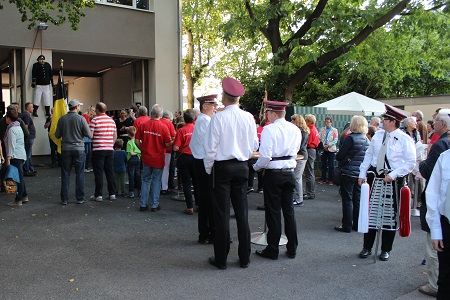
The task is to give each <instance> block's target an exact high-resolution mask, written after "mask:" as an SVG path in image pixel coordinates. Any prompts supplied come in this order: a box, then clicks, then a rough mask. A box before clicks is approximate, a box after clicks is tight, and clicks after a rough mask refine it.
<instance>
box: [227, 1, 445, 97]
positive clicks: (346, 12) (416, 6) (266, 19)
mask: <svg viewBox="0 0 450 300" xmlns="http://www.w3.org/2000/svg"><path fill="white" fill-rule="evenodd" d="M230 2H232V1H230ZM239 2H240V1H238V2H233V3H230V7H231V8H230V11H229V13H230V14H231V15H232V17H231V18H230V20H229V21H228V25H227V26H225V27H224V28H229V29H230V30H229V31H228V32H226V33H225V34H224V36H225V38H227V39H228V40H231V39H232V38H236V36H237V35H241V36H243V35H244V34H245V36H246V37H248V38H249V39H251V40H254V39H256V36H258V34H257V33H258V32H259V33H260V34H261V35H262V37H263V38H264V39H265V40H267V42H268V44H269V47H270V52H271V55H272V57H271V60H272V64H273V66H272V69H271V70H270V73H269V74H268V78H269V80H267V84H268V85H270V86H269V92H271V93H272V94H273V96H272V97H271V98H272V99H278V100H286V101H289V102H291V101H292V100H293V95H294V92H295V90H296V89H297V88H298V87H299V85H300V84H301V83H304V82H305V81H306V79H307V77H308V75H309V74H311V73H313V72H314V71H316V70H318V69H319V68H321V67H323V66H325V65H326V64H327V63H329V62H331V61H333V60H335V59H338V58H339V57H341V56H342V55H344V54H346V53H348V52H350V51H351V50H353V49H355V47H356V46H358V45H360V44H361V43H363V42H364V41H365V40H366V39H367V38H368V37H369V36H370V35H371V34H373V33H374V32H375V31H376V30H377V29H379V28H381V27H383V26H385V25H386V24H388V23H389V22H391V21H393V20H394V21H396V20H405V19H406V20H413V19H414V18H416V17H417V16H419V17H420V18H422V19H425V18H427V12H432V11H436V10H439V11H444V10H445V9H446V8H447V7H446V3H445V1H443V0H442V1H439V0H436V1H432V2H430V3H431V4H432V5H434V6H432V7H428V8H426V7H424V5H423V4H422V1H418V0H417V1H413V0H401V1H388V0H386V1H349V0H341V1H338V0H335V1H333V0H318V1H312V2H305V1H287V0H265V1H257V2H256V1H250V0H246V1H245V2H244V5H243V6H244V7H242V5H241V6H239V5H238V3H239ZM255 2H256V3H255ZM405 22H408V21H405ZM409 22H411V21H409ZM405 34H406V33H405ZM259 37H261V36H259ZM270 79H271V80H270Z"/></svg>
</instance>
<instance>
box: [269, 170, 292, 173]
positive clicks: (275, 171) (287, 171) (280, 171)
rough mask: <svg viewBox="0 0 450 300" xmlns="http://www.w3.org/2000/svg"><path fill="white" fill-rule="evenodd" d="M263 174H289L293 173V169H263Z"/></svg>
mask: <svg viewBox="0 0 450 300" xmlns="http://www.w3.org/2000/svg"><path fill="white" fill-rule="evenodd" d="M265 172H273V173H291V172H294V169H265Z"/></svg>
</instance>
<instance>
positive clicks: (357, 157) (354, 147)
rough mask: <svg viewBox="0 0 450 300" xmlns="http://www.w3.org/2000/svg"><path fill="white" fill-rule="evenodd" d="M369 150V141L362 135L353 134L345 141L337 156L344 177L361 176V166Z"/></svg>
mask: <svg viewBox="0 0 450 300" xmlns="http://www.w3.org/2000/svg"><path fill="white" fill-rule="evenodd" d="M367 148H369V140H368V139H367V137H366V136H365V135H364V134H362V133H352V134H350V135H349V136H347V137H346V138H345V139H344V142H343V143H342V147H341V148H340V149H339V152H338V153H337V154H336V160H337V161H338V162H339V167H340V168H341V170H342V174H343V175H347V176H352V177H358V176H359V166H360V165H361V163H362V162H363V160H364V155H365V154H366V150H367Z"/></svg>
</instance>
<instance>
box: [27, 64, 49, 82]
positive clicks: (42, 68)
mask: <svg viewBox="0 0 450 300" xmlns="http://www.w3.org/2000/svg"><path fill="white" fill-rule="evenodd" d="M31 77H32V82H35V83H36V84H37V85H49V84H53V73H52V67H51V66H50V64H49V63H47V62H46V63H44V64H40V63H38V62H37V63H34V64H33V69H32V71H31Z"/></svg>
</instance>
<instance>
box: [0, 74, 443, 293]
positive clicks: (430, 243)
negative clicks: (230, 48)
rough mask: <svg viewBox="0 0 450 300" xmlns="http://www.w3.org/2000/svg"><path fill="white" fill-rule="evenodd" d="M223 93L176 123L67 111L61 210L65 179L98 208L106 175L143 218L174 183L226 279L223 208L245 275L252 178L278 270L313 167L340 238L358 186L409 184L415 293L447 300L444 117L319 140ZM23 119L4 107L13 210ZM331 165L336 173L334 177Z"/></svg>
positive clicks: (308, 193) (374, 125) (1, 129)
mask: <svg viewBox="0 0 450 300" xmlns="http://www.w3.org/2000/svg"><path fill="white" fill-rule="evenodd" d="M222 88H223V93H222V103H223V105H224V109H223V110H222V111H220V112H217V111H216V110H217V106H218V101H217V96H218V95H206V96H203V97H199V98H198V101H199V103H200V107H199V109H187V110H185V111H184V112H181V111H176V112H175V115H172V113H171V112H169V111H167V110H164V109H163V107H162V106H161V105H159V104H155V105H153V107H151V109H150V112H149V111H148V109H147V108H146V107H145V106H139V107H135V106H132V107H130V108H128V109H127V110H125V109H124V110H121V111H120V112H119V114H118V115H117V116H116V118H115V119H113V118H112V117H110V116H109V115H108V114H107V106H106V104H105V103H103V102H98V103H97V104H96V105H95V106H90V107H89V108H88V109H87V111H86V112H85V113H84V114H82V113H81V105H82V104H81V103H80V102H79V101H78V100H76V99H72V100H71V101H69V103H68V107H69V112H68V113H67V114H66V115H64V116H63V117H61V118H60V119H59V120H58V123H57V126H56V133H55V137H56V138H59V139H61V153H59V154H57V152H56V147H55V146H56V145H55V144H54V141H52V140H50V145H51V149H52V153H51V159H52V160H51V163H52V167H55V166H56V164H59V165H60V166H61V199H60V200H61V204H62V205H67V204H68V203H69V178H70V173H71V170H72V168H74V171H75V176H76V181H75V198H76V203H78V204H83V203H85V202H86V201H87V200H88V199H90V200H92V201H97V202H102V201H103V197H104V195H105V194H104V191H103V174H104V175H105V177H106V182H107V194H106V198H107V199H109V200H115V199H116V197H118V196H122V197H128V198H134V197H135V196H137V197H139V198H140V202H139V203H140V208H139V210H140V211H147V210H150V211H152V212H157V211H159V210H161V205H160V202H159V198H160V195H161V194H170V193H172V192H173V190H174V189H175V188H176V187H175V184H174V179H175V178H176V176H178V181H179V182H180V189H182V191H183V194H184V199H185V204H186V208H185V209H184V210H183V212H184V213H185V214H187V215H194V213H195V212H198V242H199V243H201V244H214V256H211V257H210V258H209V260H208V261H209V263H210V264H211V265H213V266H215V267H217V268H218V269H226V268H227V256H228V252H229V249H230V228H229V222H230V204H231V205H232V206H233V210H234V214H235V218H236V222H237V227H238V240H239V245H238V255H239V263H240V266H241V267H242V268H247V267H248V266H249V264H250V249H251V248H250V230H249V224H248V204H247V194H248V193H251V192H254V191H255V189H254V187H253V181H254V176H255V173H256V174H257V175H258V176H257V177H258V188H257V190H256V192H258V193H262V194H263V195H264V205H263V206H261V207H258V209H261V210H264V211H265V218H266V222H267V227H268V232H267V244H268V245H267V247H266V248H265V249H263V250H257V251H256V255H258V256H261V257H264V258H269V259H274V260H275V259H278V256H279V245H278V244H279V240H280V236H281V232H282V227H283V224H282V223H281V215H283V218H284V232H285V234H286V237H287V245H286V256H287V257H288V258H291V259H293V258H295V257H296V250H297V245H298V240H297V225H296V220H295V211H294V207H296V206H303V205H304V201H305V200H313V199H315V198H316V192H315V189H316V175H315V168H314V163H315V161H316V160H319V161H320V162H321V169H320V171H321V175H320V178H319V180H318V181H317V183H318V184H328V185H330V186H334V185H339V192H340V195H341V197H342V222H341V224H339V225H337V226H335V227H334V229H335V230H336V231H339V232H345V233H350V232H352V231H360V232H361V229H360V226H359V224H358V222H359V213H360V206H361V203H360V201H361V185H362V184H363V183H365V182H367V183H368V184H369V185H373V182H374V181H375V180H382V181H384V182H385V183H389V184H392V185H393V187H394V190H395V191H398V190H399V188H401V187H403V186H406V185H410V186H412V185H413V184H414V185H417V186H416V187H415V188H414V191H415V194H414V195H413V197H415V198H416V199H420V201H419V203H418V207H413V208H414V209H415V208H419V209H420V212H421V226H422V229H423V230H425V231H427V232H428V233H427V241H426V243H425V244H426V253H427V264H428V279H429V282H428V284H427V285H425V286H422V287H420V289H419V290H420V291H421V292H423V293H425V294H428V295H437V296H438V299H448V297H449V289H450V279H449V276H450V275H449V266H450V263H449V253H450V225H449V217H450V200H449V198H450V197H449V194H450V177H449V174H450V172H449V170H447V169H448V168H449V167H448V166H449V164H448V160H449V157H450V156H449V155H450V154H449V151H448V150H449V149H450V140H449V138H450V137H449V130H450V110H449V109H443V108H439V109H438V110H436V113H435V114H434V115H433V117H432V119H431V120H429V121H427V123H426V124H425V123H424V121H423V113H422V112H421V111H415V112H413V113H412V114H411V117H408V116H407V115H406V114H405V112H404V111H401V110H399V109H397V108H395V107H392V106H389V105H386V112H385V113H384V114H383V115H382V116H380V117H381V118H380V117H373V118H372V119H371V120H370V122H368V121H367V119H366V118H365V117H362V116H353V117H352V119H351V121H350V122H349V124H348V126H346V127H345V128H343V130H342V132H341V134H339V131H338V129H337V128H335V127H333V120H332V118H331V117H326V118H325V119H324V120H323V122H324V125H325V126H324V127H323V128H321V129H318V128H317V127H316V123H317V120H316V117H315V116H314V115H312V114H307V115H305V116H302V115H300V114H294V115H292V116H291V119H290V121H288V120H286V106H287V105H288V103H286V102H277V101H267V100H266V101H264V106H265V111H264V116H263V117H262V118H261V119H260V118H259V116H253V115H251V114H250V113H248V112H245V111H243V110H242V109H240V107H239V99H240V97H241V96H242V95H244V93H245V89H244V87H243V86H242V84H241V83H240V82H238V81H237V80H235V79H232V78H226V79H224V80H223V81H222ZM24 108H25V109H24V111H23V112H22V113H19V111H18V105H17V104H15V103H13V104H11V105H10V106H8V107H7V110H6V115H5V117H4V118H2V119H0V136H1V137H2V138H1V144H2V150H1V160H2V164H3V165H2V171H1V176H2V178H3V177H4V176H5V173H6V170H7V169H8V166H9V165H11V166H14V167H15V168H17V169H18V176H19V178H20V183H19V184H18V186H17V192H16V195H15V199H14V201H12V202H10V203H8V205H10V206H21V205H23V204H24V203H27V202H28V201H29V199H28V195H27V190H26V184H25V180H24V177H27V176H36V170H35V169H34V166H33V164H32V161H31V157H32V146H33V142H34V138H35V137H36V128H35V127H34V124H33V118H32V114H33V104H32V103H26V104H25V106H24ZM51 123H52V116H49V117H48V118H47V120H46V123H45V125H44V128H46V129H48V128H50V126H51ZM318 156H320V159H319V158H318ZM335 161H337V166H338V169H339V170H340V172H339V173H337V174H335ZM445 170H447V171H445ZM91 171H93V173H94V178H95V181H94V184H95V193H94V195H92V196H91V197H90V198H89V197H86V196H85V193H84V186H85V183H84V173H88V172H91ZM127 181H128V187H127V186H126V182H127ZM337 181H339V182H337ZM303 183H304V184H303ZM2 189H4V186H2ZM392 200H393V201H394V203H396V204H397V206H395V207H397V208H396V209H395V211H394V214H395V215H397V214H399V213H400V212H399V210H398V204H399V203H400V195H399V194H398V192H394V193H393V194H392ZM414 204H415V203H414ZM392 218H393V219H395V216H393V217H392ZM397 219H398V218H397ZM397 219H396V220H397ZM397 226H398V224H397ZM379 231H380V230H376V229H374V228H369V229H368V231H367V232H365V234H364V239H363V249H362V250H361V252H360V253H359V257H360V258H362V259H364V258H367V257H369V256H370V255H372V250H373V245H374V241H375V237H376V234H377V232H379ZM395 234H396V232H395V230H386V228H381V254H380V256H379V259H380V260H381V261H387V260H389V258H390V252H391V250H392V247H393V242H394V238H395Z"/></svg>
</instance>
